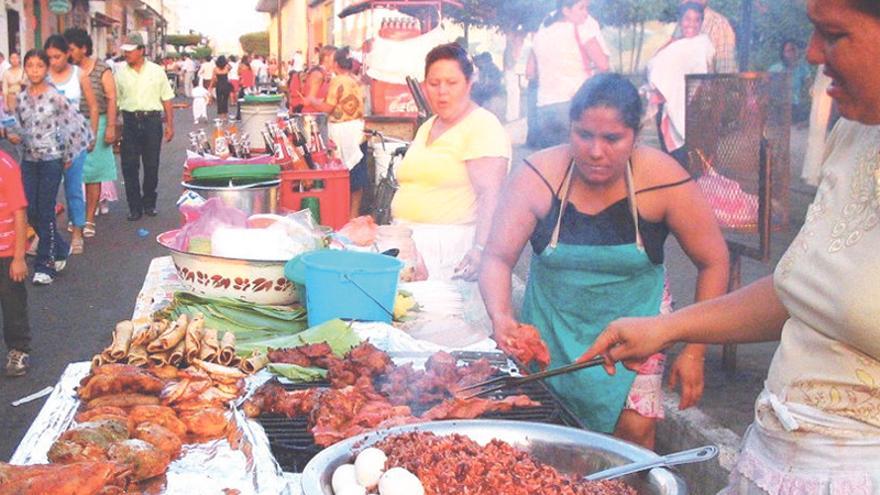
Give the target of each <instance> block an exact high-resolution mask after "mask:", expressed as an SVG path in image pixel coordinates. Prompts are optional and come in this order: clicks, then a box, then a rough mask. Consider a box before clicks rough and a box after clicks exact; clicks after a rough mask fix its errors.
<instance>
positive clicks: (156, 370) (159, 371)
mask: <svg viewBox="0 0 880 495" xmlns="http://www.w3.org/2000/svg"><path fill="white" fill-rule="evenodd" d="M147 371H149V372H150V373H152V374H154V375H156V376H157V377H159V378H161V379H162V380H177V377H178V375H180V370H179V369H178V368H177V366H171V365H170V364H169V365H165V366H150V367H148V368H147Z"/></svg>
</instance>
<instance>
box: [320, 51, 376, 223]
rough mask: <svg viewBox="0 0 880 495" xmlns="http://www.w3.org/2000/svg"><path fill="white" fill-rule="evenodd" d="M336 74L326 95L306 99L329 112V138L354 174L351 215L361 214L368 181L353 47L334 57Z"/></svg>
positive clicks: (360, 101) (360, 98) (337, 52)
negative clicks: (354, 71) (362, 199)
mask: <svg viewBox="0 0 880 495" xmlns="http://www.w3.org/2000/svg"><path fill="white" fill-rule="evenodd" d="M333 63H334V70H333V72H334V73H335V76H334V77H333V79H332V80H331V81H330V85H329V87H328V89H327V97H326V98H325V99H324V100H323V101H322V100H320V99H319V98H313V97H306V103H307V104H309V105H311V106H312V107H314V108H315V109H317V110H319V111H321V112H325V113H327V114H328V116H327V120H328V122H329V126H328V127H329V128H328V131H329V133H330V139H332V140H333V142H334V143H335V144H336V147H337V149H338V150H339V157H340V158H341V159H342V163H344V164H345V166H346V168H348V170H349V172H350V174H351V216H352V217H356V216H358V215H359V214H360V208H361V197H362V195H363V190H364V188H365V187H366V186H367V185H368V183H369V180H370V179H369V176H368V175H367V164H366V160H365V159H364V157H365V155H364V149H363V148H362V145H363V143H364V92H363V89H361V83H360V81H358V79H357V77H356V76H355V74H354V73H353V72H352V69H353V68H354V60H352V58H351V54H350V50H349V49H348V48H347V47H346V48H342V49H340V50H337V51H336V54H335V55H334V57H333Z"/></svg>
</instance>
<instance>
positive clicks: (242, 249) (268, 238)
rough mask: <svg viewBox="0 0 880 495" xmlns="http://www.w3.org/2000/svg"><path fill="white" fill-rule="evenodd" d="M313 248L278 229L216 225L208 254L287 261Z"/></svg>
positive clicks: (244, 258) (257, 259)
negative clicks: (295, 240) (297, 241)
mask: <svg viewBox="0 0 880 495" xmlns="http://www.w3.org/2000/svg"><path fill="white" fill-rule="evenodd" d="M310 249H314V246H304V245H303V244H300V243H296V242H294V241H293V239H291V238H290V237H288V236H287V234H286V232H285V231H284V229H282V228H277V227H274V226H272V227H269V228H265V229H246V228H245V229H242V228H228V227H222V226H221V227H218V228H217V229H215V230H214V232H213V233H212V234H211V254H213V255H214V256H222V257H224V258H235V259H240V260H253V261H287V260H290V259H292V258H294V257H295V256H297V255H299V254H301V253H303V252H305V251H307V250H310Z"/></svg>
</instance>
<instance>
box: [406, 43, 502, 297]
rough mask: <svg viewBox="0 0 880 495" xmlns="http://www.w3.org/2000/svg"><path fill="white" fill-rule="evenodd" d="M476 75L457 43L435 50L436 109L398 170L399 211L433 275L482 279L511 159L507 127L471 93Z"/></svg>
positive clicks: (428, 74) (431, 81)
mask: <svg viewBox="0 0 880 495" xmlns="http://www.w3.org/2000/svg"><path fill="white" fill-rule="evenodd" d="M473 74H474V66H473V64H472V63H471V61H470V60H469V58H468V55H467V53H466V52H465V51H464V49H463V48H461V46H459V45H457V44H455V43H450V44H446V45H440V46H438V47H436V48H434V49H433V50H431V52H430V53H428V56H427V57H426V60H425V93H426V95H427V97H428V101H429V103H430V104H431V108H432V109H433V110H434V113H435V116H434V117H432V118H431V119H430V120H428V121H427V122H425V123H424V124H423V125H422V126H421V127H420V128H419V130H418V132H417V133H416V137H415V140H414V141H413V143H412V145H411V146H410V149H409V151H408V152H407V154H406V157H405V158H404V160H403V162H402V163H401V164H400V166H399V167H398V170H397V179H398V181H399V182H400V188H399V189H398V191H397V194H396V195H395V197H394V201H393V202H392V204H391V211H392V215H393V216H394V219H395V221H396V222H397V223H401V224H405V225H407V226H409V227H410V228H412V230H413V239H414V240H415V243H416V247H417V248H418V250H419V252H420V254H421V255H422V257H423V258H424V260H425V264H426V266H427V268H428V276H429V278H430V279H439V280H450V279H452V278H461V279H464V280H467V281H475V280H476V278H477V275H478V273H479V265H480V258H481V255H482V251H483V247H484V246H485V245H486V241H487V239H488V236H489V229H490V227H491V225H492V216H493V214H494V212H495V206H496V203H497V200H498V193H499V191H500V190H501V185H502V183H503V182H504V179H505V177H506V176H507V171H508V168H509V164H510V155H511V147H510V139H509V138H508V136H507V133H506V131H505V130H504V127H503V126H502V125H501V123H500V122H499V121H498V119H497V118H496V117H495V116H494V115H493V114H492V113H490V112H489V111H487V110H485V109H483V108H480V107H479V106H478V105H477V104H476V103H474V102H473V101H472V100H471V98H470V92H471V86H472V85H473Z"/></svg>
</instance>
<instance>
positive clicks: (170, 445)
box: [132, 422, 183, 459]
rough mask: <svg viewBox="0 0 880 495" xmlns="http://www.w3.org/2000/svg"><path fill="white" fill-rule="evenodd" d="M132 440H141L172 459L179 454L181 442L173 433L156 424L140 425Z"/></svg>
mask: <svg viewBox="0 0 880 495" xmlns="http://www.w3.org/2000/svg"><path fill="white" fill-rule="evenodd" d="M132 438H137V439H138V440H143V441H145V442H147V443H149V444H150V445H152V446H154V447H156V448H157V449H159V450H161V451H162V452H165V453H166V454H168V456H169V457H170V458H172V459H174V458H176V457H177V456H178V455H179V454H180V449H181V448H182V446H183V442H182V441H181V439H180V437H179V436H177V434H175V433H174V432H173V431H171V430H169V429H168V428H165V427H164V426H162V425H158V424H156V423H149V422H147V423H141V424H140V425H138V426H137V428H135V430H134V433H133V434H132Z"/></svg>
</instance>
